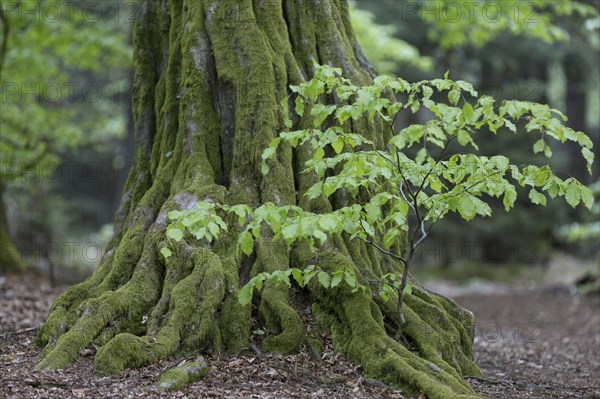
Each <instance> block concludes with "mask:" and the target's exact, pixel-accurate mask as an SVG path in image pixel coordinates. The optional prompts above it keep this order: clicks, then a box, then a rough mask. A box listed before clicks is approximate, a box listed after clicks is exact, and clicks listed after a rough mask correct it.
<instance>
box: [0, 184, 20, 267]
mask: <svg viewBox="0 0 600 399" xmlns="http://www.w3.org/2000/svg"><path fill="white" fill-rule="evenodd" d="M23 270H25V264H24V263H23V260H22V259H21V254H20V253H19V250H18V249H17V247H16V245H15V244H14V242H13V240H12V239H11V238H10V232H9V231H8V220H7V218H6V206H5V204H4V185H3V184H2V182H0V271H2V272H16V271H23Z"/></svg>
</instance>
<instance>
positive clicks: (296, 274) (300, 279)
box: [292, 269, 304, 287]
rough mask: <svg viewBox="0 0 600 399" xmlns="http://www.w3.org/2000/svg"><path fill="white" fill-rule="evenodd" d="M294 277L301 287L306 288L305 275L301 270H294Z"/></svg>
mask: <svg viewBox="0 0 600 399" xmlns="http://www.w3.org/2000/svg"><path fill="white" fill-rule="evenodd" d="M292 277H293V278H294V280H296V282H297V283H298V285H299V286H300V287H304V274H303V273H302V270H300V269H292Z"/></svg>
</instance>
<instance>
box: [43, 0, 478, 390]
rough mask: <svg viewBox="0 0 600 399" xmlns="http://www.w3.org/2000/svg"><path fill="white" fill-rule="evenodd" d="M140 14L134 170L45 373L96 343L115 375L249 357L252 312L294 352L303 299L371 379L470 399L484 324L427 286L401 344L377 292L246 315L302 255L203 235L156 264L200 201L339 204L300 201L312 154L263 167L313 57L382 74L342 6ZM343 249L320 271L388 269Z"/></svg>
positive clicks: (285, 4)
mask: <svg viewBox="0 0 600 399" xmlns="http://www.w3.org/2000/svg"><path fill="white" fill-rule="evenodd" d="M140 8H141V9H140V11H141V13H140V17H139V21H138V22H137V25H136V28H135V85H134V93H133V97H134V116H135V135H136V140H137V144H136V145H137V150H136V158H135V166H134V167H133V169H132V170H131V172H130V175H129V178H128V182H127V184H126V186H125V189H124V192H123V198H122V204H121V208H120V210H119V211H118V213H117V216H116V222H115V235H114V238H113V240H112V242H111V244H110V247H109V249H108V251H107V253H106V255H105V256H104V258H103V260H102V261H101V263H100V265H99V267H98V269H97V270H96V272H95V273H94V275H93V276H92V277H90V278H89V279H88V280H86V281H85V282H83V283H81V284H79V285H76V286H74V287H72V288H70V289H69V290H68V291H67V292H65V293H64V294H63V295H62V296H61V297H60V298H58V299H57V300H56V302H55V303H54V305H53V307H52V310H51V313H50V315H49V317H48V319H47V321H46V323H45V325H44V327H43V328H42V330H41V331H40V333H39V336H38V343H39V344H40V345H42V346H45V347H46V349H45V357H44V359H43V360H42V362H41V363H40V364H39V367H40V368H41V369H56V368H63V367H67V366H69V365H70V364H72V363H73V362H74V361H75V360H76V359H77V357H78V356H79V352H80V351H81V350H82V349H83V348H85V347H87V346H90V345H91V344H96V345H98V346H100V349H99V350H98V352H97V354H96V357H95V366H96V368H97V369H98V370H99V371H100V372H105V373H118V372H120V371H122V370H123V369H124V368H126V367H139V366H143V365H146V364H149V363H152V362H154V361H156V360H157V359H159V358H166V357H169V356H172V355H177V354H182V353H183V354H185V353H186V352H189V351H193V350H197V349H206V350H212V351H226V352H230V353H237V352H239V351H240V350H243V349H244V348H248V347H249V340H250V335H251V331H250V326H251V318H252V317H253V316H257V317H258V318H259V319H260V320H261V322H262V323H264V325H265V326H266V328H267V329H268V330H269V331H271V332H275V335H274V336H272V337H271V338H269V339H266V340H265V341H264V344H263V349H265V350H272V351H280V352H290V351H295V350H297V349H299V348H300V347H301V346H302V345H303V344H305V343H306V342H307V341H308V339H309V337H307V331H306V329H305V326H304V325H303V321H302V319H301V317H300V316H299V314H298V312H297V310H296V308H295V307H294V306H293V305H292V304H293V303H298V302H299V300H295V298H294V297H300V296H302V298H301V299H302V301H306V300H307V299H308V300H310V301H311V303H312V313H313V314H314V316H315V318H316V319H317V321H318V322H319V323H320V324H321V325H322V326H326V327H327V329H328V330H329V331H330V332H331V334H332V336H333V339H334V341H335V342H336V344H337V346H338V348H339V349H340V350H341V351H343V352H344V353H346V354H347V355H348V356H349V357H350V358H351V359H352V360H353V361H355V362H356V363H359V364H361V365H362V366H363V367H364V369H365V370H366V372H367V373H368V374H369V375H371V376H373V377H376V378H379V379H382V380H384V381H386V382H389V383H393V384H396V385H401V386H404V387H411V388H412V389H414V390H415V391H425V392H426V393H427V394H428V397H430V398H434V399H437V398H467V397H472V396H474V395H473V393H472V391H471V389H470V388H469V387H468V385H467V384H466V383H465V382H464V381H463V376H464V375H465V374H477V373H478V372H479V370H478V368H477V366H476V365H475V364H474V362H473V360H472V349H471V348H472V347H471V345H472V339H473V318H472V314H471V313H470V312H468V311H466V310H464V309H462V308H460V307H459V306H457V305H456V304H455V303H454V302H452V301H450V300H448V299H446V298H444V297H441V296H439V295H436V294H433V293H431V292H428V291H427V290H425V289H423V288H420V287H419V286H418V284H415V287H414V289H413V294H412V295H408V297H407V298H406V301H405V304H404V307H405V309H404V314H405V316H406V319H407V325H406V327H405V330H404V331H405V336H406V341H407V342H406V343H405V344H401V343H398V342H396V341H395V340H394V339H393V338H391V336H393V333H394V332H395V331H396V328H397V325H398V322H399V320H398V316H397V315H398V312H397V311H396V309H395V305H394V304H393V301H390V302H387V303H383V302H380V301H377V300H376V298H374V297H373V296H372V295H370V294H369V293H368V292H366V293H365V292H357V293H351V292H349V291H345V290H344V289H343V288H337V289H334V290H319V289H318V288H316V287H314V288H312V289H307V290H305V291H301V290H300V289H292V290H290V289H288V288H287V287H286V286H273V285H267V286H266V287H265V288H264V290H263V291H262V293H261V294H260V296H259V297H257V298H255V304H254V306H253V307H251V306H245V307H242V306H241V305H240V304H239V303H238V301H237V292H238V289H239V287H240V286H241V285H243V284H244V283H245V282H246V281H248V279H249V278H250V277H251V275H253V274H255V273H258V272H261V271H273V270H276V269H287V268H288V267H290V266H292V267H294V266H299V267H305V266H306V264H305V263H304V262H305V261H306V260H307V259H306V258H307V256H306V254H305V253H304V252H303V251H302V250H301V249H295V250H292V251H291V252H290V251H288V250H287V249H286V247H285V245H283V244H281V243H279V242H272V241H271V240H269V238H268V237H265V238H264V239H262V240H260V241H257V242H256V243H255V249H256V250H255V252H254V253H255V255H254V256H253V257H252V258H247V257H242V256H238V255H236V251H235V235H234V234H233V233H232V234H231V235H230V236H229V237H223V238H222V239H221V240H219V241H218V242H217V243H215V244H214V245H211V246H209V245H208V244H206V243H200V242H198V241H195V240H194V239H192V238H189V239H184V240H183V241H182V242H181V244H180V245H179V246H178V247H175V248H173V245H172V244H171V248H173V249H174V251H173V256H172V257H171V258H169V261H168V262H165V261H164V259H163V258H162V256H160V254H159V250H160V248H161V247H162V246H164V245H165V229H166V227H167V223H168V221H167V217H166V215H167V213H168V212H169V211H170V210H173V209H186V208H189V207H192V206H193V205H194V204H195V203H196V201H198V200H203V199H212V200H213V201H220V202H223V203H228V204H238V203H246V204H260V203H264V202H266V201H272V202H274V203H276V204H299V205H300V206H303V207H305V208H310V209H312V210H317V211H318V210H328V209H332V208H335V207H336V206H339V205H340V204H341V203H343V201H344V198H336V199H335V200H332V201H331V202H330V201H327V200H321V201H314V202H311V203H309V202H307V200H305V199H304V198H303V196H302V194H303V193H304V191H305V190H306V189H307V188H308V187H310V185H311V184H312V181H311V177H310V176H309V175H306V174H301V173H300V170H301V165H302V164H303V162H304V161H305V160H306V159H307V157H308V156H309V154H308V153H307V151H308V150H307V149H300V150H298V151H295V152H292V150H291V149H289V148H287V149H284V151H283V152H281V153H279V154H278V157H277V159H276V160H275V162H274V163H273V164H272V165H271V172H270V173H269V174H268V175H267V176H263V175H262V174H261V172H260V166H261V152H262V150H263V148H264V147H265V146H266V145H267V144H268V143H269V142H270V140H271V139H272V138H273V137H275V136H276V135H277V134H278V133H279V132H280V131H282V130H283V129H284V127H283V119H282V115H281V112H282V111H281V109H280V107H278V103H279V102H280V100H281V99H282V98H284V97H286V96H288V95H289V94H290V92H289V91H288V86H289V85H290V84H298V83H300V82H302V81H303V80H305V79H307V78H309V77H311V76H312V73H313V67H312V63H311V59H312V58H314V59H316V60H317V61H318V62H319V63H321V64H330V65H333V66H339V67H341V68H342V69H343V71H344V74H345V75H346V76H347V77H349V78H351V79H353V80H354V81H355V82H357V83H358V84H360V83H361V82H368V81H369V80H370V79H371V78H372V69H371V67H370V66H369V64H368V62H367V61H366V60H365V59H364V57H363V56H362V53H361V51H360V49H359V47H358V45H357V43H356V40H355V38H354V36H353V33H352V29H351V26H350V23H349V20H348V5H347V3H346V1H345V0H254V1H251V0H219V1H209V0H189V1H185V0H172V1H159V0H148V1H142V2H141V5H140ZM308 122H310V121H308ZM308 122H307V121H304V120H298V121H296V124H297V126H304V125H306V123H308ZM353 128H354V130H355V131H360V132H362V133H364V134H365V135H368V136H370V137H371V138H374V139H375V140H377V141H378V142H383V140H384V139H385V137H384V134H388V133H385V132H387V130H384V129H381V128H380V127H378V126H377V125H376V124H375V125H369V124H367V123H365V122H363V123H355V126H353ZM336 201H337V202H339V203H335V202H336ZM332 241H334V245H332V247H331V248H330V249H328V250H326V251H323V252H322V253H321V254H319V257H318V262H319V264H320V265H321V266H322V267H324V268H337V267H339V266H340V265H344V266H347V267H351V268H354V269H355V270H356V271H357V274H362V275H366V276H369V275H370V276H373V275H377V274H381V273H382V270H383V269H384V265H387V266H389V264H390V262H389V260H386V259H383V258H381V257H380V255H379V254H378V253H377V252H376V251H375V250H373V249H372V248H368V247H366V246H365V245H362V244H358V243H356V242H352V243H350V242H349V241H347V240H346V239H344V238H341V237H337V238H336V239H335V240H332ZM393 267H395V268H398V267H399V266H398V265H395V266H393ZM340 286H341V285H340ZM297 299H298V298H297ZM304 303H305V302H304ZM253 309H254V310H253ZM390 335H391V336H390Z"/></svg>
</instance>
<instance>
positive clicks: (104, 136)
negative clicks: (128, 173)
mask: <svg viewBox="0 0 600 399" xmlns="http://www.w3.org/2000/svg"><path fill="white" fill-rule="evenodd" d="M124 4H125V3H124V2H122V1H106V2H102V3H100V4H99V3H98V2H93V1H87V0H83V1H79V2H68V1H64V2H62V1H45V0H36V1H30V0H16V1H8V2H2V3H0V20H1V28H2V29H0V32H1V36H0V43H1V44H2V50H1V52H2V56H1V59H0V85H1V92H0V95H1V99H0V101H1V107H2V112H0V132H1V134H2V139H1V140H0V159H1V164H0V208H2V215H1V216H2V217H0V219H1V220H0V230H1V231H0V242H1V244H2V248H3V251H2V253H1V254H0V255H2V259H0V266H1V267H2V268H3V269H4V270H18V269H23V268H24V267H25V263H35V264H37V265H40V267H41V268H42V269H44V268H45V266H43V265H44V264H47V263H48V262H46V261H45V259H46V258H47V259H50V258H51V256H50V255H49V254H48V253H47V252H48V251H47V248H49V247H52V245H53V244H52V242H54V243H56V242H73V241H74V240H75V241H77V242H80V241H81V237H85V236H86V235H89V233H90V232H89V230H90V227H89V226H88V225H86V223H89V222H87V221H83V220H82V218H81V215H82V214H83V213H84V210H85V209H87V208H86V205H89V207H91V206H92V204H95V205H96V206H97V208H96V211H95V212H94V213H93V214H92V215H91V218H95V217H97V215H98V214H99V211H98V209H110V208H111V206H110V204H105V203H104V204H103V203H102V202H101V201H98V200H96V198H102V197H103V196H105V195H104V193H102V194H100V195H98V194H96V195H95V199H93V200H91V201H90V200H87V201H86V200H83V197H84V196H82V195H80V194H81V193H80V192H81V191H82V190H81V187H82V179H85V176H82V170H83V169H84V168H83V165H89V168H90V169H89V170H88V172H90V171H91V174H92V175H94V174H96V173H97V174H99V175H104V176H105V177H106V176H107V175H109V174H110V170H111V169H110V167H111V165H110V162H109V163H108V165H109V167H108V168H107V167H106V163H105V159H104V158H101V157H99V156H98V157H90V156H89V155H90V154H98V153H99V152H101V151H106V150H109V151H114V152H115V153H116V150H117V148H118V147H119V146H118V145H117V143H116V142H117V140H119V139H121V138H122V137H123V136H124V135H125V133H126V122H127V112H126V110H127V108H128V107H129V103H128V101H127V99H128V98H129V94H128V93H129V91H130V89H131V87H130V82H129V76H130V70H131V66H132V49H131V46H130V44H129V41H128V40H127V36H128V34H129V33H130V28H131V26H130V25H131V23H133V19H132V18H131V15H130V14H132V13H131V11H132V9H131V7H123V5H124ZM128 4H130V5H133V4H135V3H132V2H130V3H128ZM125 11H129V12H127V13H125ZM125 14H127V15H125ZM127 18H129V20H127ZM83 154H85V155H83ZM115 155H116V154H115ZM78 156H81V158H78ZM64 160H67V161H69V162H71V168H70V169H67V170H66V171H63V173H66V175H62V178H61V175H60V165H61V162H63V161H64ZM77 172H79V173H77ZM57 174H58V176H57ZM64 180H68V181H64ZM87 180H90V179H89V176H88V179H87ZM100 183H102V181H99V180H95V181H92V182H91V184H90V182H87V181H86V182H83V186H85V185H86V184H87V186H91V185H95V186H96V187H95V188H96V190H99V191H100V190H102V189H103V188H104V187H102V188H100V187H98V186H99V184H100ZM67 188H70V189H71V190H72V191H71V192H66V191H67ZM67 197H68V198H69V199H66V198H67ZM70 201H72V202H70ZM68 209H69V210H68ZM38 210H39V213H38V212H37V211H38ZM42 210H43V211H42ZM33 214H37V216H36V217H35V218H34V217H33V216H32V215H33ZM66 221H69V222H68V223H67V222H66ZM98 222H99V223H102V221H101V220H98ZM86 229H87V230H86ZM11 236H12V237H11ZM74 237H76V238H74ZM15 238H16V239H17V240H16V241H17V242H20V243H22V248H21V249H24V252H27V253H33V254H35V255H34V256H32V257H31V259H26V260H25V262H23V260H22V259H21V257H20V256H19V250H18V246H16V245H15V244H13V239H15ZM80 244H82V245H83V243H81V242H80ZM6 248H9V250H8V251H7V250H6ZM60 252H61V254H62V255H61V256H58V257H55V261H56V262H58V263H61V266H62V265H65V264H68V263H72V262H74V261H76V262H78V263H82V264H85V263H87V262H83V261H81V262H79V260H76V259H74V258H73V256H67V255H65V254H66V252H67V251H60ZM7 254H8V256H6V255H7ZM80 258H81V257H80ZM42 259H43V260H44V261H41V260H42ZM50 263H52V262H50ZM87 273H89V270H86V271H85V273H84V274H87Z"/></svg>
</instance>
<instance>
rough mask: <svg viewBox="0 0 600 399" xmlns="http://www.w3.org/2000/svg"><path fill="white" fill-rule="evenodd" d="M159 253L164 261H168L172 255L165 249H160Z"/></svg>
mask: <svg viewBox="0 0 600 399" xmlns="http://www.w3.org/2000/svg"><path fill="white" fill-rule="evenodd" d="M160 253H161V255H162V256H164V258H165V259H169V258H170V257H171V255H173V253H172V252H171V250H170V249H169V248H167V247H162V248H161V249H160Z"/></svg>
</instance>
